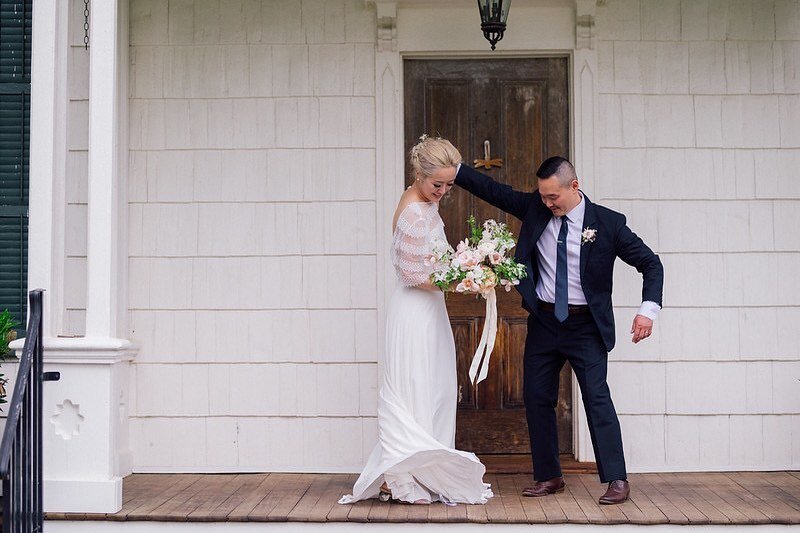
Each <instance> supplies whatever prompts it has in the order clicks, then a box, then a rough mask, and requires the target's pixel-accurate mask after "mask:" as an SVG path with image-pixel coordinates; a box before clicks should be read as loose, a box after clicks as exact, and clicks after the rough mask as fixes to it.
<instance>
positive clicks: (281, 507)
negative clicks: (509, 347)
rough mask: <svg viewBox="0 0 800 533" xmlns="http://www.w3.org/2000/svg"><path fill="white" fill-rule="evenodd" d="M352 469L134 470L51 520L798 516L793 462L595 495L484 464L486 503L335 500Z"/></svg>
mask: <svg viewBox="0 0 800 533" xmlns="http://www.w3.org/2000/svg"><path fill="white" fill-rule="evenodd" d="M356 479H357V476H356V475H353V474H285V473H264V474H134V475H131V476H128V477H127V478H125V480H124V482H123V493H122V501H123V504H122V509H121V510H120V511H119V512H117V513H113V514H87V513H50V514H48V515H47V519H48V520H72V521H79V520H113V521H124V520H149V521H182V522H228V521H231V522H233V521H254V522H398V523H399V522H414V523H437V522H448V523H467V522H471V523H515V524H526V523H529V524H561V523H571V524H587V523H589V524H713V525H731V524H800V475H798V473H797V472H793V471H792V472H724V473H722V472H716V473H702V472H695V473H657V474H631V475H630V476H629V480H630V482H631V498H630V500H629V501H627V502H625V503H623V504H621V505H612V506H609V505H599V504H598V503H597V499H598V498H599V497H600V496H601V495H602V494H603V492H604V491H605V485H604V484H601V483H599V481H598V479H597V476H596V475H594V474H587V473H568V474H566V476H565V480H566V483H567V486H566V490H564V492H561V493H559V494H556V495H553V496H547V497H544V498H525V497H522V489H523V488H525V487H527V486H530V485H531V483H532V482H533V481H532V480H531V479H530V475H527V474H524V475H523V474H488V475H486V477H485V481H486V482H487V483H491V484H492V490H493V491H494V494H495V497H494V498H492V499H490V500H489V502H488V503H487V504H486V505H455V506H447V505H443V504H440V503H435V504H432V505H410V504H402V503H397V502H380V501H378V500H366V501H361V502H357V503H355V504H353V505H340V504H339V503H338V500H339V498H340V497H341V496H342V495H343V494H348V493H350V492H351V490H352V487H353V483H354V482H355V480H356Z"/></svg>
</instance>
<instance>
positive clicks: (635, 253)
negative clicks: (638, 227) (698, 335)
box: [617, 219, 664, 307]
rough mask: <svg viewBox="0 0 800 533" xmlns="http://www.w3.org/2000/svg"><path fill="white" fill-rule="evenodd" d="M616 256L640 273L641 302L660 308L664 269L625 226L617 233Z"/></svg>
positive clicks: (655, 257)
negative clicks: (652, 303)
mask: <svg viewBox="0 0 800 533" xmlns="http://www.w3.org/2000/svg"><path fill="white" fill-rule="evenodd" d="M617 256H618V257H619V258H620V259H622V260H623V261H625V262H626V263H628V264H629V265H631V266H632V267H634V268H635V269H636V270H638V271H639V272H641V274H642V278H643V283H642V301H643V302H648V301H649V302H655V303H656V304H658V306H659V307H661V306H662V303H661V299H662V295H663V291H664V267H663V266H662V264H661V259H659V258H658V256H657V255H656V254H655V252H653V250H651V249H650V247H648V246H647V245H646V244H645V243H644V241H643V240H642V239H641V238H639V236H638V235H636V234H635V233H634V232H632V231H631V229H630V228H629V227H628V226H627V225H626V224H625V221H624V219H623V224H622V228H621V229H620V230H619V232H618V233H617Z"/></svg>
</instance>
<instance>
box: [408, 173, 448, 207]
mask: <svg viewBox="0 0 800 533" xmlns="http://www.w3.org/2000/svg"><path fill="white" fill-rule="evenodd" d="M455 180H456V167H444V168H440V169H439V170H437V171H436V172H434V173H433V174H431V175H430V176H428V177H426V178H420V180H419V181H418V182H417V188H418V189H419V192H420V194H422V196H423V197H424V198H425V200H427V201H428V202H435V203H437V204H438V203H439V200H441V199H442V196H444V195H445V194H447V193H448V192H449V191H450V189H452V188H453V183H454V182H455Z"/></svg>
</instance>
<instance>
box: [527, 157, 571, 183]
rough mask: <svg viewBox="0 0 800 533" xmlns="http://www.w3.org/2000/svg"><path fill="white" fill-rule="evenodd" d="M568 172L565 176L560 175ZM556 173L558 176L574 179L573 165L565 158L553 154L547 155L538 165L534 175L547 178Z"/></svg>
mask: <svg viewBox="0 0 800 533" xmlns="http://www.w3.org/2000/svg"><path fill="white" fill-rule="evenodd" d="M565 173H568V175H567V176H562V174H565ZM556 174H558V175H559V177H563V178H567V177H569V179H571V180H572V179H576V177H575V167H573V166H572V163H570V162H569V161H568V160H567V159H564V158H563V157H561V156H553V157H548V158H547V159H545V160H544V161H542V164H541V165H539V170H537V171H536V176H537V177H538V178H540V179H547V178H549V177H550V176H554V175H556Z"/></svg>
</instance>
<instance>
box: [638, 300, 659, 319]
mask: <svg viewBox="0 0 800 533" xmlns="http://www.w3.org/2000/svg"><path fill="white" fill-rule="evenodd" d="M660 310H661V306H660V305H658V304H657V303H655V302H651V301H648V300H645V301H644V302H642V305H641V306H639V313H638V314H640V315H642V316H645V317H647V318H649V319H650V320H655V319H656V318H657V317H658V312H659V311H660Z"/></svg>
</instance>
